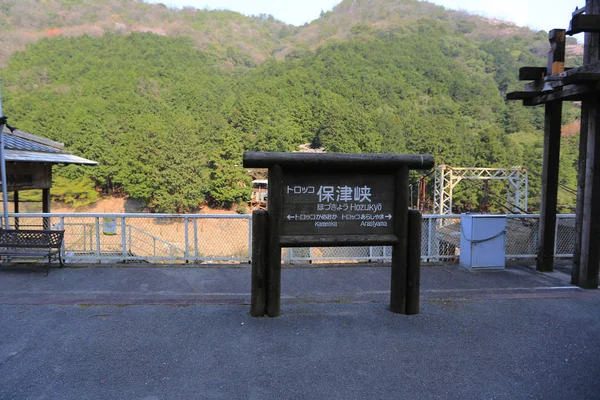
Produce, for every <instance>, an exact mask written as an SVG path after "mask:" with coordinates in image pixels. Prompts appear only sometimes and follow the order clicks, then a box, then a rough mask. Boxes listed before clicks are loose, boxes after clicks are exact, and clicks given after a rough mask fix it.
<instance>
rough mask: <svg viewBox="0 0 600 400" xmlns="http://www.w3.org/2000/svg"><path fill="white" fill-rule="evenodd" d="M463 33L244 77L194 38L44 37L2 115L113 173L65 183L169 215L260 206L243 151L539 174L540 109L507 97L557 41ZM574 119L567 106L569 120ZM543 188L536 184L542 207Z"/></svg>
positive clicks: (570, 167)
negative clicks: (369, 157) (251, 202)
mask: <svg viewBox="0 0 600 400" xmlns="http://www.w3.org/2000/svg"><path fill="white" fill-rule="evenodd" d="M407 3H411V4H412V3H413V2H410V1H408V2H407ZM342 4H346V3H342ZM457 29H458V28H457ZM461 29H462V30H464V29H467V28H465V27H464V26H462V25H461V26H459V29H458V30H456V29H455V30H453V29H451V26H450V25H449V24H448V23H447V22H444V21H443V19H442V20H440V19H419V20H417V21H414V22H413V23H412V24H411V28H410V29H403V30H396V31H393V30H378V29H374V28H373V27H372V26H370V25H367V24H358V25H355V26H354V27H353V29H350V31H349V34H348V36H347V37H346V38H345V39H344V40H335V39H330V40H328V41H327V42H325V43H324V44H323V45H321V46H320V47H318V48H317V49H316V50H315V51H310V50H309V49H307V48H304V47H302V46H299V47H297V48H296V51H291V52H288V53H287V56H286V59H285V60H279V61H277V60H275V59H269V60H267V61H265V62H263V63H260V64H258V65H255V64H253V63H244V62H239V63H237V64H236V65H238V66H237V67H236V68H233V69H230V68H225V69H224V68H223V58H222V56H221V55H219V54H217V53H215V52H213V51H201V50H198V49H197V48H196V44H195V42H194V41H193V40H192V39H190V38H186V37H168V36H160V35H155V34H151V33H133V34H130V35H126V36H123V35H116V34H110V33H107V34H105V35H104V36H102V37H91V36H87V35H84V36H79V37H75V38H65V37H55V38H52V39H44V40H41V41H39V42H37V43H36V44H33V45H30V46H28V48H27V50H26V51H24V52H20V53H15V54H14V55H13V56H12V57H11V58H10V61H9V63H8V66H7V67H6V68H5V69H3V70H2V71H1V75H2V78H3V80H4V88H5V90H4V104H5V114H6V115H8V116H9V117H10V122H11V123H12V124H14V125H16V126H18V127H19V128H20V129H23V130H26V131H30V132H32V133H36V134H40V135H43V136H47V137H49V138H51V139H54V140H58V141H62V142H64V143H65V144H66V146H67V147H68V148H69V149H71V150H73V151H75V152H76V153H77V154H78V155H82V156H84V157H87V158H90V159H93V160H96V161H98V162H99V163H100V165H99V166H98V167H97V168H73V167H69V168H65V169H63V170H60V171H58V175H59V177H62V178H65V179H78V180H79V181H78V182H79V183H81V182H84V181H82V179H83V177H84V176H85V175H89V176H91V177H92V178H93V180H94V182H95V183H96V185H97V186H98V187H99V188H101V189H102V190H103V191H105V192H107V193H110V192H115V191H117V192H124V193H126V194H128V195H129V196H131V197H133V198H136V199H140V200H143V201H144V202H145V203H146V204H147V205H148V207H149V208H150V209H152V210H156V211H168V212H175V211H177V212H183V211H188V210H193V209H196V208H197V207H198V206H199V205H200V204H202V203H204V202H208V203H212V204H216V205H221V206H230V205H232V204H234V203H238V202H243V201H245V200H246V199H248V197H249V193H250V178H249V176H248V175H247V174H246V172H245V171H244V169H243V168H242V167H241V155H242V152H243V151H244V150H261V151H294V150H297V149H298V146H299V145H301V144H304V143H310V144H311V145H312V146H313V147H321V146H322V147H324V148H325V149H326V150H327V151H332V152H371V153H374V152H397V153H405V152H410V153H430V154H433V155H434V156H435V158H436V162H437V163H438V164H442V163H444V164H450V165H453V166H472V167H510V166H515V165H523V166H525V167H527V168H530V169H531V170H532V171H534V172H539V171H540V170H541V168H540V167H541V149H542V139H541V134H540V129H541V128H542V127H543V109H541V108H534V109H531V108H525V107H523V106H522V105H521V104H518V103H506V102H505V101H504V100H503V94H504V93H505V92H506V91H509V90H513V89H516V88H517V87H518V82H517V75H518V67H519V66H522V65H544V60H543V59H542V58H540V57H539V55H538V54H537V53H538V52H536V51H534V50H535V49H534V48H535V47H536V46H538V44H539V42H540V41H541V40H542V39H543V40H546V39H545V38H546V36H545V34H543V33H542V34H540V35H538V36H539V37H534V38H524V37H520V36H517V35H515V36H513V37H511V38H510V39H495V38H491V39H490V40H486V41H476V40H473V39H470V38H468V37H466V36H465V35H464V32H461ZM469 29H471V28H469ZM231 53H232V54H231V56H232V57H240V55H239V54H237V55H236V52H235V51H234V50H231ZM240 60H243V57H241V58H240ZM577 113H578V110H577V109H576V108H575V107H574V106H571V105H565V111H564V114H565V115H564V118H565V120H566V121H571V120H573V119H574V118H575V117H576V115H577ZM564 141H565V143H564V144H565V145H564V146H563V154H562V156H561V183H562V184H564V185H567V186H571V187H573V186H575V176H576V172H575V163H576V143H577V141H576V137H574V138H565V139H564ZM539 186H540V185H539V178H538V177H537V176H535V175H532V176H531V185H530V197H531V202H532V203H533V204H535V202H536V198H537V197H538V196H539ZM82 190H83V189H82ZM87 190H88V192H89V185H88V189H87ZM493 190H494V191H495V192H496V195H497V196H501V195H503V191H504V190H505V189H504V188H503V187H501V186H498V185H496V186H494V187H493ZM455 195H456V196H457V197H456V200H455V204H459V203H463V204H465V205H469V204H477V203H478V201H479V199H478V197H477V196H478V195H477V191H475V190H473V187H471V186H468V187H464V186H463V187H461V186H459V187H457V189H456V191H455ZM69 196H71V197H70V198H77V196H76V195H69ZM560 203H561V204H562V205H564V206H566V207H568V206H570V205H571V204H573V198H572V194H570V193H562V194H561V198H560ZM496 204H497V205H496V208H497V209H498V207H501V205H498V202H496ZM499 210H501V208H499Z"/></svg>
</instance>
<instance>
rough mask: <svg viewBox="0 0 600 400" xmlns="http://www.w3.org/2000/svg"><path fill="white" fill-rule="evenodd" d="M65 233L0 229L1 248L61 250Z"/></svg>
mask: <svg viewBox="0 0 600 400" xmlns="http://www.w3.org/2000/svg"><path fill="white" fill-rule="evenodd" d="M64 234H65V231H49V230H22V229H14V230H13V229H0V247H10V248H28V249H39V248H45V249H49V248H50V249H59V248H60V246H61V245H62V241H63V238H64Z"/></svg>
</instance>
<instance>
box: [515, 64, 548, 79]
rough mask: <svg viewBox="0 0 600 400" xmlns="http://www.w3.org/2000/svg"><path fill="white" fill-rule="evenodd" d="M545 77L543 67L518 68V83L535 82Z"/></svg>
mask: <svg viewBox="0 0 600 400" xmlns="http://www.w3.org/2000/svg"><path fill="white" fill-rule="evenodd" d="M545 76H546V68H545V67H521V68H519V80H520V81H537V80H541V79H544V77H545Z"/></svg>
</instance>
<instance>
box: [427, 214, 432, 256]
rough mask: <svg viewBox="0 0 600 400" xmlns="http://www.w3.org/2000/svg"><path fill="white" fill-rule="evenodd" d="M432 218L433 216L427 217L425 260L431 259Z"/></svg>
mask: <svg viewBox="0 0 600 400" xmlns="http://www.w3.org/2000/svg"><path fill="white" fill-rule="evenodd" d="M432 220H433V218H427V261H431V240H432V239H431V237H432V231H433V228H432V227H431V225H433V223H432Z"/></svg>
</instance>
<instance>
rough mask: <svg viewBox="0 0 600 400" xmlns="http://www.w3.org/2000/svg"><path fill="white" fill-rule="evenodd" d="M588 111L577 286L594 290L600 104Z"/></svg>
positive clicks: (598, 249) (599, 255) (598, 259)
mask: <svg viewBox="0 0 600 400" xmlns="http://www.w3.org/2000/svg"><path fill="white" fill-rule="evenodd" d="M588 111H589V115H588V135H587V162H586V168H585V193H584V204H583V224H582V229H581V255H580V265H579V282H578V283H579V286H580V287H582V288H584V289H596V288H598V269H599V266H600V207H598V205H599V204H600V121H599V120H600V104H599V101H598V99H594V100H593V101H590V102H589V108H588Z"/></svg>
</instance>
